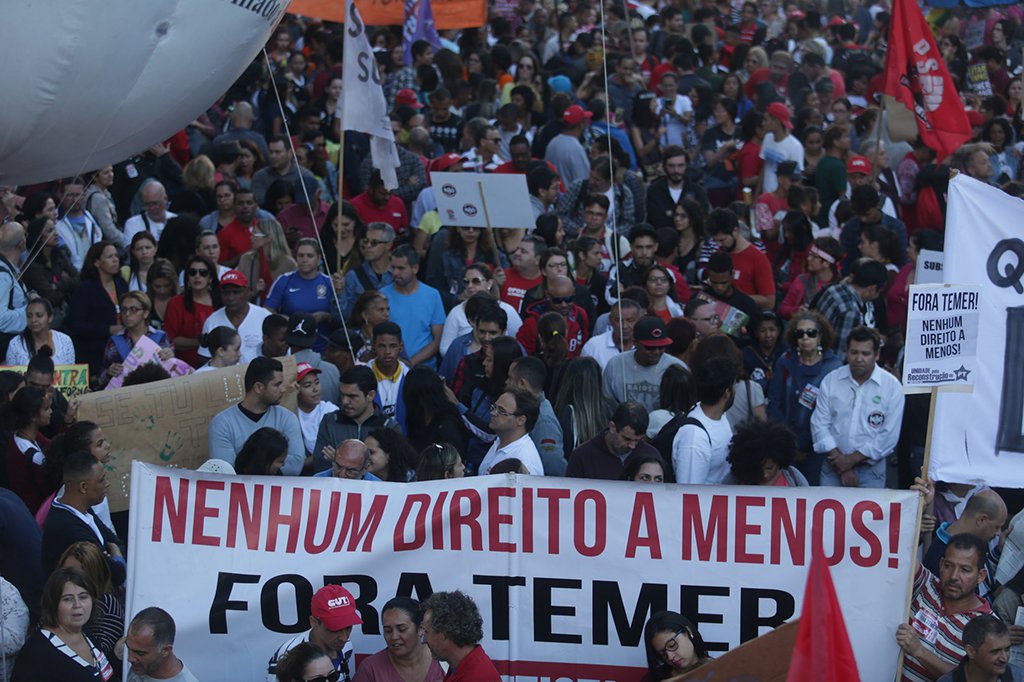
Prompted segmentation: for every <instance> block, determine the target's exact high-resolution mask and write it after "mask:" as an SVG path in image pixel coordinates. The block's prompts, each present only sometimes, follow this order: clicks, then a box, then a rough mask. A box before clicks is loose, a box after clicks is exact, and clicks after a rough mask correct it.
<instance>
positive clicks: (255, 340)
mask: <svg viewBox="0 0 1024 682" xmlns="http://www.w3.org/2000/svg"><path fill="white" fill-rule="evenodd" d="M270 315H271V312H270V311H269V310H267V309H266V308H261V307H259V306H258V305H253V304H252V303H250V304H249V312H248V313H246V315H245V319H244V320H242V324H240V325H238V326H237V327H236V326H235V325H233V324H232V323H231V320H229V319H228V314H227V313H226V312H224V308H218V309H217V310H214V311H213V314H212V315H210V316H209V317H208V318H206V322H204V323H203V333H204V334H209V333H210V331H212V330H214V329H216V328H217V327H231V328H232V329H234V330H236V331H237V332H238V335H239V336H240V337H241V338H242V347H241V355H242V357H241V358H240V359H239V360H238V362H239V364H243V365H244V364H245V363H247V362H250V361H252V360H253V359H255V358H257V357H259V354H260V346H262V345H263V320H265V319H267V318H268V317H270ZM199 354H200V355H201V356H203V357H204V358H208V357H210V351H209V349H207V348H206V347H204V346H200V347H199Z"/></svg>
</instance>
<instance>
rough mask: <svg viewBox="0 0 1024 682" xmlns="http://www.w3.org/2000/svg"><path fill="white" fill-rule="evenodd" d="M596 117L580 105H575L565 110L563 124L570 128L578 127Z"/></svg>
mask: <svg viewBox="0 0 1024 682" xmlns="http://www.w3.org/2000/svg"><path fill="white" fill-rule="evenodd" d="M593 117H594V115H593V114H592V113H590V112H589V111H587V110H586V109H584V108H583V107H581V106H580V105H579V104H573V105H572V106H571V107H569V108H568V109H566V110H565V113H564V114H562V123H565V124H566V125H570V126H578V125H579V124H580V123H583V122H584V121H589V120H590V119H591V118H593Z"/></svg>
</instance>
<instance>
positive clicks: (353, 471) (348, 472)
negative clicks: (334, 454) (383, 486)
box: [334, 462, 366, 478]
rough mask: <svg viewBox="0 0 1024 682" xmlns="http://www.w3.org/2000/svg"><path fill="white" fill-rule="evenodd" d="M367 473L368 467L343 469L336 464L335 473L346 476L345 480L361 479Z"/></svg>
mask: <svg viewBox="0 0 1024 682" xmlns="http://www.w3.org/2000/svg"><path fill="white" fill-rule="evenodd" d="M364 471H366V466H365V465H364V466H361V467H343V466H341V465H340V464H338V463H337V462H335V463H334V472H335V473H336V474H344V475H345V478H359V477H361V476H362V475H363V472H364Z"/></svg>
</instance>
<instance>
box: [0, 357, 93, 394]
mask: <svg viewBox="0 0 1024 682" xmlns="http://www.w3.org/2000/svg"><path fill="white" fill-rule="evenodd" d="M0 369H6V370H9V371H11V372H17V373H18V374H24V373H25V372H26V370H28V367H26V366H25V365H8V366H2V367H0ZM53 387H54V388H56V389H57V390H58V391H60V392H61V393H63V394H64V397H65V398H67V399H68V400H71V399H72V398H74V397H75V396H76V395H82V394H83V393H88V392H89V365H55V366H54V368H53Z"/></svg>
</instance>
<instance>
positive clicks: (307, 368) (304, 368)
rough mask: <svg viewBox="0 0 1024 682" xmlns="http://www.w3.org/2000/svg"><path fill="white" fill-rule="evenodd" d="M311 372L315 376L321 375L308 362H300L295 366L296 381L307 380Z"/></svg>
mask: <svg viewBox="0 0 1024 682" xmlns="http://www.w3.org/2000/svg"><path fill="white" fill-rule="evenodd" d="M311 372H312V373H313V374H320V373H321V372H320V370H318V369H317V368H316V367H314V366H313V365H311V364H309V363H308V362H300V363H299V364H298V365H296V366H295V381H302V380H303V379H305V378H306V375H307V374H309V373H311Z"/></svg>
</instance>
